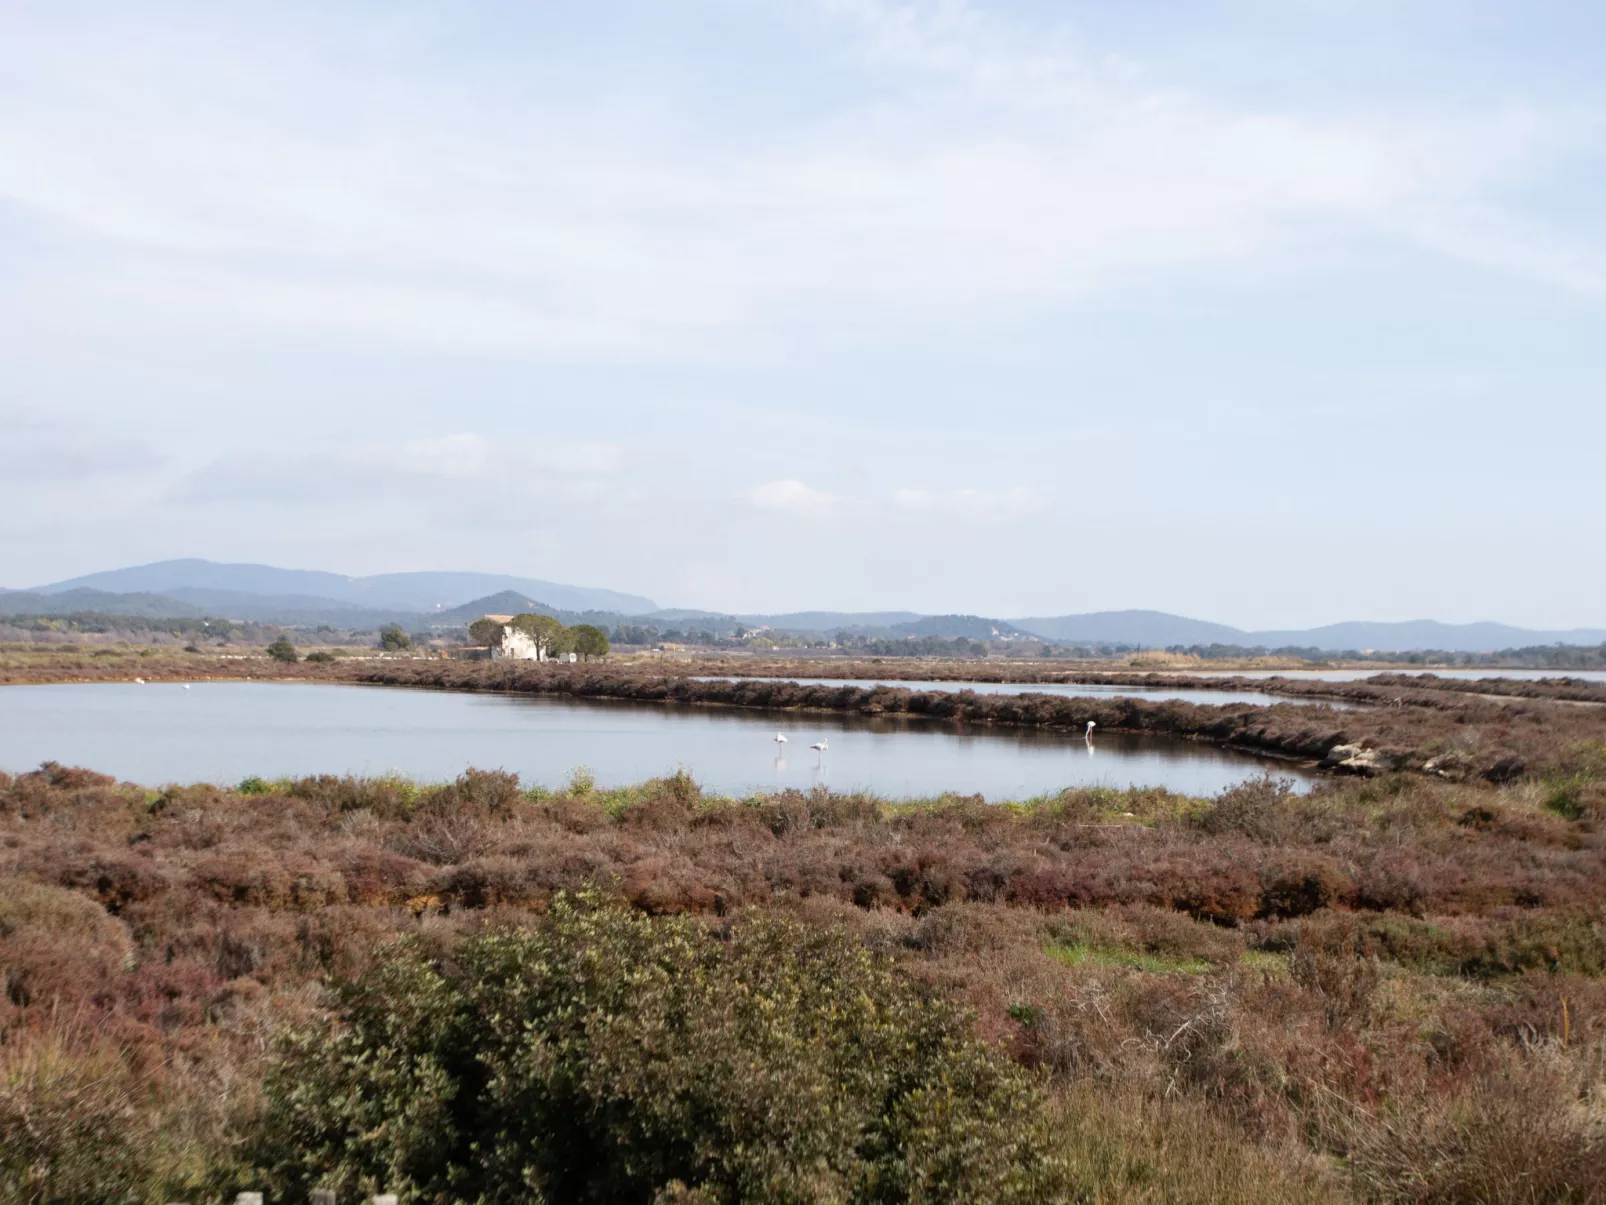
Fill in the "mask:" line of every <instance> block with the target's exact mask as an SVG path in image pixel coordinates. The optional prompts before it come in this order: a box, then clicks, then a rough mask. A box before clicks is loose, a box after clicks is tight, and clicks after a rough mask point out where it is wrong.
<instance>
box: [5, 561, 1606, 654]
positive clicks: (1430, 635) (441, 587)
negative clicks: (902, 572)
mask: <svg viewBox="0 0 1606 1205" xmlns="http://www.w3.org/2000/svg"><path fill="white" fill-rule="evenodd" d="M523 610H531V611H545V612H548V613H550V614H553V615H556V616H557V617H558V618H559V619H561V620H563V622H565V623H575V622H592V623H599V624H609V625H612V624H618V623H631V624H638V625H650V626H653V627H657V628H659V629H660V630H668V629H671V628H678V629H682V630H708V631H711V632H715V633H716V634H721V635H728V634H730V633H732V632H734V631H735V630H736V629H737V628H738V627H746V628H756V627H767V628H771V629H773V630H775V631H779V632H792V633H798V634H808V635H828V634H831V633H834V632H842V631H846V632H849V633H852V634H854V635H860V636H867V637H878V636H879V637H890V638H899V637H904V636H941V637H945V638H949V639H952V638H954V637H959V636H966V637H970V638H972V639H983V640H984V639H987V638H989V637H994V636H1004V637H1020V636H1037V637H1040V638H1042V639H1045V640H1050V641H1054V642H1056V643H1060V644H1079V645H1095V646H1096V645H1129V646H1138V647H1143V648H1166V647H1171V646H1176V645H1185V646H1187V645H1209V644H1227V645H1239V646H1242V647H1245V648H1257V647H1258V648H1314V649H1321V650H1323V651H1325V652H1343V651H1349V650H1354V651H1360V650H1365V649H1372V650H1376V651H1379V652H1410V651H1414V650H1419V649H1439V650H1444V651H1448V652H1468V653H1470V652H1486V651H1495V650H1499V649H1509V648H1521V647H1526V646H1533V645H1544V644H1571V645H1598V644H1606V628H1583V629H1574V630H1570V631H1535V630H1532V629H1528V628H1518V627H1512V626H1509V625H1506V624H1499V623H1471V624H1445V623H1438V622H1437V621H1434V620H1430V619H1422V620H1412V621H1409V622H1405V623H1362V622H1357V623H1337V624H1329V625H1327V626H1326V627H1320V628H1310V629H1294V630H1287V631H1246V630H1244V629H1242V628H1235V627H1231V626H1229V625H1227V624H1220V623H1210V622H1207V621H1205V620H1200V619H1189V618H1186V617H1185V616H1181V615H1170V614H1167V613H1165V612H1163V611H1098V612H1093V613H1091V614H1086V615H1056V616H1039V617H1034V618H1026V619H1011V620H1003V619H992V618H988V617H986V616H979V615H921V614H919V613H918V612H914V611H860V612H854V611H796V612H789V613H786V614H778V615H755V614H746V615H733V614H725V613H721V612H717V611H700V610H689V609H685V608H659V607H658V605H657V604H656V603H654V602H653V601H652V600H651V599H650V598H643V597H641V596H640V595H635V594H621V593H619V592H618V591H615V590H604V589H597V588H594V587H587V586H568V585H563V584H561V583H558V582H548V581H541V580H538V579H534V578H520V577H511V576H506V575H503V574H495V573H449V572H421V573H385V574H378V575H376V576H372V577H345V576H343V575H341V574H338V573H323V572H319V571H315V570H306V569H278V568H275V567H273V566H271V565H229V564H219V563H217V562H214V561H204V560H177V561H160V562H157V563H156V564H153V565H138V566H134V567H132V568H128V569H112V570H108V571H106V572H104V573H91V574H88V575H86V576H84V577H77V578H71V579H69V580H67V581H61V582H52V583H50V584H48V585H44V586H36V587H33V588H32V589H29V590H15V589H0V615H21V614H66V613H69V612H73V611H96V612H104V613H109V614H118V615H132V616H138V617H143V618H151V619H186V618H198V617H201V616H216V617H219V618H224V619H236V620H256V621H258V622H263V623H279V624H303V625H308V626H311V625H316V624H330V625H332V626H336V627H345V628H351V629H355V630H371V629H373V628H377V627H379V626H381V625H383V624H386V623H401V624H406V625H412V626H414V627H422V626H428V625H434V626H453V625H456V624H462V623H467V622H469V621H470V620H473V619H476V618H478V617H479V616H480V615H484V614H487V613H490V614H501V613H505V612H518V611H523Z"/></svg>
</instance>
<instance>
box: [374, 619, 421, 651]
mask: <svg viewBox="0 0 1606 1205" xmlns="http://www.w3.org/2000/svg"><path fill="white" fill-rule="evenodd" d="M379 647H380V648H382V649H384V650H385V651H386V652H391V653H394V652H399V651H400V650H402V649H410V648H412V647H413V638H412V637H411V636H409V635H408V634H407V632H406V630H405V629H404V628H403V627H402V626H401V625H400V624H399V623H388V624H386V625H385V626H384V627H382V628H380V629H379Z"/></svg>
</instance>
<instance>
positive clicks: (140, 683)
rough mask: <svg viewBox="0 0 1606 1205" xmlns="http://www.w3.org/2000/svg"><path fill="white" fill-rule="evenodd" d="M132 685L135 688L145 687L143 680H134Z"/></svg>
mask: <svg viewBox="0 0 1606 1205" xmlns="http://www.w3.org/2000/svg"><path fill="white" fill-rule="evenodd" d="M134 685H135V686H144V685H145V679H144V678H135V679H134Z"/></svg>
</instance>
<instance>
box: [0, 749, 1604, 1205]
mask: <svg viewBox="0 0 1606 1205" xmlns="http://www.w3.org/2000/svg"><path fill="white" fill-rule="evenodd" d="M1603 752H1606V751H1602V750H1599V749H1597V750H1595V751H1594V753H1593V755H1592V756H1593V760H1591V761H1588V762H1587V763H1581V764H1580V765H1579V766H1578V767H1577V768H1576V769H1575V770H1574V777H1573V779H1571V780H1570V784H1571V785H1570V786H1569V787H1568V789H1567V791H1565V792H1559V791H1558V790H1557V789H1555V788H1554V787H1545V786H1541V785H1540V784H1538V783H1533V782H1526V783H1521V784H1514V785H1508V786H1503V787H1493V786H1489V785H1487V784H1481V783H1471V782H1469V783H1462V784H1453V783H1446V782H1442V781H1435V780H1433V779H1430V778H1424V777H1420V776H1405V775H1394V776H1389V777H1386V778H1382V779H1378V780H1371V781H1361V780H1341V781H1333V782H1329V783H1326V784H1323V785H1321V786H1319V787H1318V788H1317V789H1316V790H1315V791H1313V792H1312V793H1311V794H1310V795H1308V796H1293V795H1291V794H1290V793H1289V792H1288V791H1287V790H1286V788H1284V787H1282V786H1279V785H1278V784H1276V783H1274V782H1271V781H1264V782H1260V783H1251V784H1247V785H1245V786H1243V787H1240V788H1236V789H1234V790H1232V791H1229V792H1227V793H1225V794H1223V795H1221V796H1219V797H1217V798H1215V799H1213V800H1193V799H1188V798H1184V797H1180V796H1176V795H1172V794H1168V793H1166V792H1164V791H1159V790H1149V791H1140V790H1133V791H1127V792H1116V791H1110V790H1097V789H1093V790H1077V791H1068V792H1066V793H1064V794H1062V795H1061V796H1058V797H1056V798H1054V799H1052V800H1045V801H1041V802H1039V803H1037V804H1034V805H1027V806H989V805H984V804H982V803H981V802H979V801H978V800H970V799H963V798H952V797H950V798H945V799H940V800H933V801H926V802H923V803H918V804H910V805H889V804H886V803H884V802H882V801H879V800H876V799H874V798H869V797H865V796H861V795H840V794H829V793H826V792H824V791H817V792H814V793H811V794H807V795H805V794H801V793H798V792H789V793H786V794H781V795H775V796H769V797H761V798H754V799H751V800H743V801H737V800H730V799H722V798H710V797H705V796H703V795H702V793H701V792H700V791H699V790H698V788H697V786H696V784H695V783H693V782H692V781H691V780H690V779H688V778H686V777H684V776H677V777H675V778H671V779H666V780H659V781H655V782H652V783H648V784H645V785H643V786H640V787H636V788H631V789H627V790H622V791H615V792H606V793H603V792H598V791H595V790H593V789H592V788H591V787H590V785H589V783H587V782H586V781H585V780H583V779H580V780H577V781H576V782H575V783H573V784H571V786H570V787H569V788H568V789H565V790H563V791H559V792H556V793H552V792H544V791H531V792H525V791H523V790H521V789H520V786H519V783H518V781H517V779H516V778H515V777H514V776H512V775H507V774H502V773H496V772H483V773H482V772H470V773H468V774H465V775H464V776H463V777H462V778H460V779H459V780H458V781H457V782H455V783H453V784H450V785H446V786H441V787H434V788H427V789H422V790H421V789H419V788H417V787H415V786H414V785H412V784H410V783H407V782H402V781H392V780H372V779H369V780H362V779H351V778H334V777H323V778H309V779H301V780H296V781H285V782H279V783H262V782H256V781H251V782H248V783H247V784H243V785H244V787H245V788H246V790H244V791H228V790H220V789H218V788H216V787H211V786H195V787H171V788H168V789H165V790H162V791H152V790H147V789H144V788H140V787H136V786H132V785H130V784H119V783H116V782H114V781H113V780H112V779H110V778H107V777H104V776H101V775H97V774H93V773H89V772H87V771H82V770H70V769H64V768H62V767H60V766H55V765H47V766H45V767H44V768H42V769H41V770H40V771H38V772H36V773H31V774H25V775H21V776H18V777H16V778H10V777H8V776H5V775H3V774H0V968H3V969H0V979H3V991H0V1202H4V1203H5V1205H10V1202H13V1201H17V1202H20V1201H24V1200H27V1201H35V1200H60V1201H66V1200H91V1199H99V1200H106V1199H112V1197H113V1194H112V1193H111V1192H110V1191H108V1189H107V1187H106V1186H108V1185H112V1186H115V1187H116V1189H117V1190H118V1193H123V1192H127V1191H128V1190H129V1188H130V1187H131V1186H132V1187H133V1188H134V1189H135V1191H134V1193H133V1195H132V1196H130V1197H129V1199H144V1200H158V1201H159V1200H174V1199H188V1200H192V1201H198V1200H222V1199H229V1198H228V1196H227V1194H229V1193H231V1192H232V1191H234V1190H236V1189H239V1188H245V1187H251V1186H253V1183H259V1182H253V1181H252V1180H250V1179H248V1178H242V1177H246V1176H247V1174H248V1169H247V1168H246V1167H245V1163H246V1162H248V1157H247V1154H246V1152H247V1151H248V1150H249V1149H250V1147H249V1143H250V1141H251V1138H252V1135H253V1134H254V1133H256V1132H257V1131H258V1128H259V1125H260V1118H261V1116H262V1113H263V1107H264V1106H263V1099H262V1089H261V1083H262V1077H263V1074H264V1068H265V1066H266V1064H267V1062H268V1057H269V1052H270V1051H271V1050H272V1049H273V1038H274V1035H276V1034H278V1033H280V1032H283V1031H285V1030H287V1029H297V1030H300V1029H304V1028H305V1027H306V1026H307V1025H309V1024H311V1023H313V1022H315V1021H317V1020H318V1018H320V1017H324V1016H327V1015H328V1014H329V1010H330V1009H331V1008H332V1007H333V1005H332V1001H331V997H330V995H329V994H328V992H327V991H326V989H325V985H326V984H328V983H331V982H338V981H344V980H348V979H351V978H353V977H359V976H362V975H364V974H365V973H366V972H368V971H370V970H371V968H373V967H374V965H375V959H376V957H378V956H379V951H380V950H381V949H382V948H383V945H384V943H386V942H387V941H389V940H390V939H392V938H394V937H396V936H397V935H411V936H412V937H413V938H414V939H415V940H417V941H420V942H422V943H424V946H425V948H427V949H429V950H434V951H440V952H449V951H450V950H452V949H453V948H454V945H455V943H458V942H460V941H461V940H462V939H463V938H464V937H465V936H467V935H471V934H475V933H479V932H483V931H485V930H487V929H488V928H493V927H495V926H499V925H515V926H519V925H528V924H530V923H532V921H533V918H535V917H538V916H540V915H541V914H543V913H544V912H545V911H546V910H547V909H548V908H549V906H550V903H551V901H552V899H553V898H554V896H555V894H556V893H559V892H574V891H584V890H586V889H591V890H594V891H600V892H601V893H602V894H603V896H604V897H606V898H607V899H611V900H614V901H617V903H618V904H619V905H620V906H622V907H627V908H630V909H633V910H636V911H638V912H642V913H646V914H650V915H655V916H661V915H665V914H680V915H685V916H692V917H700V918H706V920H707V923H708V924H709V925H711V926H714V927H715V928H716V929H720V930H721V931H723V927H728V926H731V925H736V926H740V925H742V924H744V923H747V922H746V921H744V919H743V918H744V917H747V916H749V915H750V913H749V911H748V910H750V909H759V910H762V911H763V913H765V914H770V913H780V914H785V915H787V916H790V917H792V918H794V919H796V920H799V921H801V922H803V923H805V924H806V925H808V926H812V927H839V928H845V929H846V930H847V931H848V933H850V934H851V935H852V936H853V939H854V940H855V941H858V942H862V943H865V944H867V945H868V946H870V947H871V948H872V949H873V950H875V951H878V952H880V953H881V954H882V955H884V956H885V957H886V958H888V959H891V960H892V961H893V963H894V964H895V965H896V966H897V968H899V970H900V973H901V974H903V975H905V976H907V977H908V978H909V979H910V980H911V981H912V982H915V983H918V984H923V985H926V986H927V987H928V988H929V989H930V990H931V991H933V992H935V993H937V994H939V995H940V996H942V997H944V998H947V999H950V1000H954V1001H957V1002H960V1003H962V1004H964V1005H965V1006H967V1007H968V1008H969V1009H971V1010H973V1017H974V1026H975V1028H976V1031H977V1032H978V1033H979V1034H981V1035H982V1036H983V1037H985V1038H986V1039H987V1040H989V1041H991V1042H996V1043H999V1044H1001V1048H1002V1050H1003V1051H1005V1052H1007V1054H1008V1055H1009V1057H1011V1058H1012V1059H1013V1060H1015V1061H1016V1062H1017V1063H1018V1064H1020V1065H1021V1066H1023V1067H1024V1068H1027V1069H1029V1070H1030V1071H1032V1072H1033V1073H1034V1074H1035V1075H1036V1076H1037V1077H1039V1080H1040V1082H1041V1084H1042V1085H1043V1089H1044V1091H1045V1092H1046V1094H1047V1095H1046V1097H1045V1103H1044V1104H1043V1106H1042V1107H1043V1108H1044V1109H1045V1110H1046V1111H1047V1112H1048V1114H1049V1116H1048V1117H1047V1119H1046V1121H1047V1129H1048V1131H1049V1132H1050V1133H1052V1134H1053V1135H1054V1141H1055V1143H1056V1144H1057V1145H1056V1147H1055V1151H1056V1155H1057V1157H1058V1158H1061V1159H1063V1160H1064V1162H1065V1165H1066V1166H1067V1167H1068V1168H1069V1169H1071V1173H1072V1176H1073V1180H1074V1189H1075V1191H1074V1193H1073V1194H1067V1195H1068V1196H1073V1197H1074V1199H1076V1200H1079V1201H1091V1202H1113V1201H1139V1202H1147V1201H1154V1202H1159V1201H1166V1202H1187V1201H1198V1202H1228V1201H1233V1202H1242V1201H1257V1202H1273V1203H1277V1202H1294V1201H1309V1202H1316V1201H1324V1202H1338V1201H1357V1202H1358V1201H1387V1202H1419V1203H1434V1202H1443V1203H1446V1205H1448V1203H1450V1202H1462V1201H1474V1200H1476V1201H1491V1202H1500V1201H1511V1202H1517V1201H1523V1202H1532V1201H1577V1202H1588V1201H1600V1200H1603V1199H1606V980H1603V979H1602V975H1603V973H1606V828H1603V827H1602V822H1603V821H1606V757H1603ZM737 1090H738V1089H737V1088H736V1087H734V1086H733V1092H734V1091H737ZM118 1199H121V1197H120V1196H119V1198H118ZM660 1199H664V1200H669V1199H675V1200H681V1199H687V1200H690V1199H700V1198H680V1197H663V1198H660ZM798 1199H800V1200H804V1199H814V1198H810V1197H808V1196H807V1195H804V1196H802V1197H799V1198H798ZM932 1199H945V1200H946V1199H952V1200H965V1199H968V1198H967V1197H966V1196H965V1195H964V1194H963V1192H962V1191H959V1192H957V1193H955V1194H953V1195H950V1196H943V1197H934V1198H932ZM1054 1199H1063V1198H1061V1197H1059V1196H1056V1197H1055V1198H1054Z"/></svg>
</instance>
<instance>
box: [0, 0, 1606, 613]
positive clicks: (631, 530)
mask: <svg viewBox="0 0 1606 1205" xmlns="http://www.w3.org/2000/svg"><path fill="white" fill-rule="evenodd" d="M1603 45H1606V6H1603V5H1600V4H1598V3H1585V2H1583V0H1578V2H1575V3H1557V2H1546V0H1524V2H1523V3H1516V2H1515V0H1508V2H1505V3H1493V2H1483V0H1187V2H1183V0H1175V2H1167V0H1137V2H1123V3H1117V2H1115V0H1105V2H1103V3H1085V2H1079V0H1056V2H1053V3H1049V2H1047V0H1041V2H1029V0H1015V2H1013V3H1005V2H1002V0H1000V2H996V3H989V2H984V0H974V2H972V3H901V4H900V3H882V2H879V0H746V2H737V0H681V2H680V3H675V4H668V3H662V2H658V3H630V2H618V3H613V2H606V0H603V2H598V3H591V4H584V5H545V4H516V3H507V4H497V3H476V2H464V0H454V2H452V3H444V2H443V3H438V4H419V3H406V2H405V0H400V2H398V0H386V2H384V3H373V4H363V3H339V4H329V3H316V4H313V3H294V2H286V0H275V3H272V4H266V3H264V4H257V5H254V6H248V5H242V4H217V3H207V4H201V3H195V4H175V3H163V2H161V0H144V2H142V3H139V4H126V3H109V2H108V3H77V2H75V0H3V2H0V439H3V444H4V455H3V461H0V463H3V465H4V468H3V470H0V584H3V585H8V586H12V587H20V586H26V585H31V584H36V583H38V582H42V581H46V580H51V579H55V578H59V577H64V576H67V575H70V574H74V573H79V572H86V571H89V570H93V569H99V568H107V567H111V566H114V565H121V564H129V563H134V562H138V561H145V560H155V559H160V558H165V557H171V556H208V557H213V558H215V559H222V560H260V561H267V562H271V563H277V564H283V565H289V566H294V567H304V568H321V569H332V570H337V571H342V572H348V573H368V572H380V571H388V570H401V569H414V568H462V569H482V570H494V571H506V572H510V573H520V574H528V575H531V576H540V577H549V578H554V579H558V580H563V581H572V582H576V583H580V584H589V585H606V586H611V587H614V588H617V589H622V590H630V591H635V592H639V593H644V594H648V595H651V596H652V597H654V598H656V599H657V600H658V601H659V602H660V603H663V604H666V605H670V604H673V605H687V606H708V607H716V608H723V609H781V608H785V609H792V608H801V607H843V608H878V607H907V608H910V609H916V610H924V611H976V612H982V613H988V614H995V615H996V614H1002V615H1011V614H1015V615H1018V614H1044V613H1061V612H1069V611H1083V610H1096V609H1109V608H1120V607H1154V608H1160V609H1165V610H1172V611H1179V612H1184V613H1188V614H1192V615H1198V616H1201V617H1204V618H1210V619H1216V620H1221V621H1225V622H1231V623H1238V624H1242V625H1245V626H1274V625H1275V626H1294V625H1304V624H1313V623H1322V622H1327V621H1332V620H1339V619H1347V618H1369V619H1405V618H1412V617H1418V616H1432V617H1435V618H1440V619H1446V620H1472V619H1482V618H1491V619H1502V620H1507V621H1512V622H1517V623H1525V624H1530V625H1536V626H1571V625H1582V624H1595V625H1598V624H1602V623H1606V555H1603V550H1606V472H1603V471H1602V463H1603V457H1602V453H1603V450H1606V82H1603V81H1606V52H1603V51H1602V46H1603Z"/></svg>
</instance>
